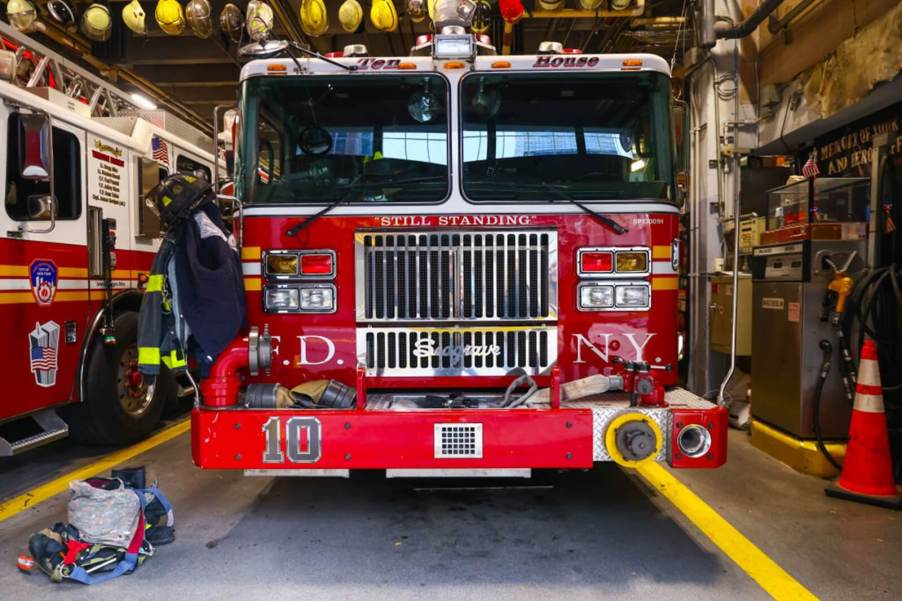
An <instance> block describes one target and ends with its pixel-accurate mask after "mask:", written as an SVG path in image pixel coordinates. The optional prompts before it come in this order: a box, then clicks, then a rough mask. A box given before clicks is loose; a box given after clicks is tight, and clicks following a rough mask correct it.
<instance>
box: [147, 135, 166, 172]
mask: <svg viewBox="0 0 902 601" xmlns="http://www.w3.org/2000/svg"><path fill="white" fill-rule="evenodd" d="M151 144H152V145H153V160H155V161H157V162H158V163H163V164H164V165H166V166H167V167H168V166H169V145H168V144H166V141H165V140H163V139H162V138H160V137H158V136H154V137H153V141H152V142H151Z"/></svg>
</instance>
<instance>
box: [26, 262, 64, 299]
mask: <svg viewBox="0 0 902 601" xmlns="http://www.w3.org/2000/svg"><path fill="white" fill-rule="evenodd" d="M28 271H29V277H30V279H31V292H32V294H34V299H35V300H36V301H38V304H39V305H44V306H46V305H50V304H51V303H53V297H55V296H56V286H57V283H58V282H59V271H58V270H57V268H56V263H54V262H53V261H47V260H44V259H38V260H36V261H32V262H31V267H29V269H28Z"/></svg>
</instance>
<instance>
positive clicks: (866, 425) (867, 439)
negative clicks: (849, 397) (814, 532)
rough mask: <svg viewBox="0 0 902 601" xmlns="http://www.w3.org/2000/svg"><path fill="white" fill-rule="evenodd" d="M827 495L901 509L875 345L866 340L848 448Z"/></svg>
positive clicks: (900, 497) (862, 348)
mask: <svg viewBox="0 0 902 601" xmlns="http://www.w3.org/2000/svg"><path fill="white" fill-rule="evenodd" d="M826 493H827V496H830V497H838V498H840V499H848V500H850V501H859V502H861V503H869V504H871V505H878V506H880V507H889V508H891V509H900V508H902V496H900V495H899V491H898V490H897V489H896V484H895V481H894V480H893V462H892V457H891V455H890V449H889V434H888V433H887V430H886V415H885V414H884V409H883V388H882V387H881V386H880V369H879V367H878V365H877V345H876V344H875V343H874V341H873V340H871V339H867V340H865V341H864V344H863V345H862V346H861V363H860V365H859V367H858V383H857V385H856V386H855V406H854V407H852V420H851V423H850V424H849V445H848V447H846V459H845V462H844V463H843V468H842V473H841V474H840V475H839V480H838V481H835V482H833V483H832V484H830V485H829V486H828V487H827V489H826Z"/></svg>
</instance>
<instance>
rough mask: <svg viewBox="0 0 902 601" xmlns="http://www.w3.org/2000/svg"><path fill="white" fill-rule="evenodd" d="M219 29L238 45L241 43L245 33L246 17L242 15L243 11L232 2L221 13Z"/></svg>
mask: <svg viewBox="0 0 902 601" xmlns="http://www.w3.org/2000/svg"><path fill="white" fill-rule="evenodd" d="M219 28H220V29H222V30H223V31H224V32H225V33H226V35H227V36H228V37H229V39H230V40H232V41H233V42H235V43H236V44H237V43H238V42H240V41H241V34H242V32H243V31H244V15H243V14H241V9H240V8H238V7H237V6H235V5H234V4H232V3H231V2H229V3H228V4H226V5H225V6H223V7H222V12H221V13H219Z"/></svg>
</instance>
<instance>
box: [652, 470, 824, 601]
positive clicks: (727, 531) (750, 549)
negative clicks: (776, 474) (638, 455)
mask: <svg viewBox="0 0 902 601" xmlns="http://www.w3.org/2000/svg"><path fill="white" fill-rule="evenodd" d="M636 471H637V472H638V473H639V475H640V476H642V478H643V479H644V480H645V481H646V482H648V484H650V485H651V486H652V487H653V488H654V489H655V490H657V491H658V492H659V493H661V494H662V495H663V496H664V497H665V498H667V500H669V501H670V502H671V503H673V505H674V506H675V507H676V508H677V509H679V510H680V512H682V513H683V515H685V516H686V517H687V518H689V520H690V521H691V522H692V523H693V524H695V525H696V526H697V527H698V528H699V530H701V531H702V532H703V533H704V534H705V536H707V537H708V538H709V539H711V542H713V543H714V544H715V545H717V546H718V547H719V548H720V550H721V551H723V552H724V553H726V555H727V557H729V558H730V559H732V560H733V561H734V562H736V565H738V566H739V567H740V568H741V569H742V570H743V571H744V572H745V573H746V574H748V575H749V576H750V577H751V578H752V580H754V581H755V582H757V583H758V584H759V585H760V586H761V588H763V589H764V590H765V591H767V592H768V593H769V594H770V596H771V597H773V598H774V599H779V600H783V599H793V600H804V599H817V596H815V595H814V594H813V593H812V592H811V591H809V590H808V589H807V588H805V587H804V586H803V585H802V583H800V582H799V581H798V580H796V579H795V578H793V577H792V576H791V575H790V574H789V573H788V572H787V571H786V570H784V569H783V568H781V567H780V566H779V565H777V563H776V562H775V561H774V560H773V559H771V558H770V557H768V556H767V555H765V554H764V552H763V551H762V550H761V549H759V548H758V547H756V546H755V545H754V544H752V542H751V541H750V540H749V539H747V538H746V537H745V536H743V535H742V533H741V532H739V531H738V530H736V528H734V527H733V526H732V525H731V524H730V523H729V522H727V521H726V520H725V519H724V518H723V517H721V516H720V514H718V513H717V512H716V511H714V509H713V508H712V507H711V506H710V505H708V504H707V503H705V502H704V501H702V500H701V498H700V497H699V496H698V495H696V494H695V493H694V492H692V491H691V490H689V489H688V488H687V487H686V486H685V485H684V484H683V483H681V482H680V481H679V480H677V479H676V478H675V477H674V476H673V474H671V473H670V472H669V471H667V470H666V469H664V468H663V467H661V466H660V465H658V464H657V463H649V464H647V465H643V466H641V467H639V468H637V469H636Z"/></svg>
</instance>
